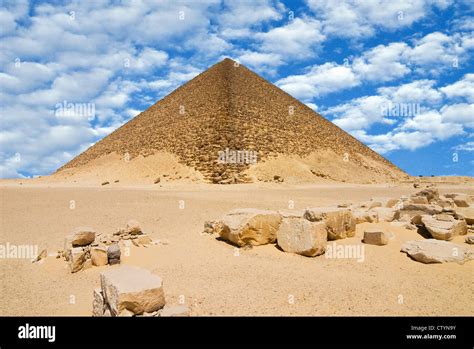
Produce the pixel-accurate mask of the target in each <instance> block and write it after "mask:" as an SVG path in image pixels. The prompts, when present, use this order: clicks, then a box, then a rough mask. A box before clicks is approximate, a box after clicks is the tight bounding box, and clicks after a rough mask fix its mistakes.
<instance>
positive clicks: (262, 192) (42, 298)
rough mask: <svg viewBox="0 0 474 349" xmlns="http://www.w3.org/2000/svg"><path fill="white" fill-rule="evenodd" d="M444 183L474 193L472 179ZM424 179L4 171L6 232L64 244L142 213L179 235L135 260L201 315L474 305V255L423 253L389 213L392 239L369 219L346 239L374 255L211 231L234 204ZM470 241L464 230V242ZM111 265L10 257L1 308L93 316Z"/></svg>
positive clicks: (381, 311)
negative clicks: (41, 177) (343, 255)
mask: <svg viewBox="0 0 474 349" xmlns="http://www.w3.org/2000/svg"><path fill="white" fill-rule="evenodd" d="M20 182H22V184H21V185H20ZM438 188H439V189H440V192H441V193H445V192H465V193H470V194H474V187H473V186H472V185H462V186H455V185H449V186H448V185H444V186H442V185H440V186H438ZM415 191H417V189H414V188H413V187H412V186H411V185H409V184H406V185H350V184H339V185H328V184H321V185H305V186H289V185H286V184H281V185H277V184H265V185H263V184H247V185H245V184H244V185H232V186H211V185H205V184H192V185H190V184H187V185H186V184H180V185H172V184H163V185H161V186H160V185H154V186H153V185H147V186H135V187H124V186H119V185H118V184H116V185H110V186H106V187H97V186H90V187H84V186H81V185H79V184H75V185H74V186H70V185H61V184H57V183H55V184H48V183H45V182H44V181H43V182H42V183H41V182H39V183H38V182H32V181H2V182H0V195H1V197H0V205H1V207H0V210H1V211H0V218H1V221H0V243H6V242H9V243H10V244H33V245H35V244H37V245H38V246H39V250H41V249H43V248H47V249H48V252H50V253H52V252H56V251H57V250H58V249H61V248H62V245H63V240H64V236H65V235H67V234H68V233H69V232H70V231H71V230H72V229H73V228H75V227H77V226H92V227H94V228H96V229H97V230H98V231H99V232H104V233H111V232H113V231H115V230H116V228H117V227H123V226H124V225H125V224H126V222H127V220H129V219H136V220H138V221H139V222H141V224H142V227H143V228H144V230H145V232H147V233H150V234H151V235H152V236H153V237H154V238H157V239H168V240H169V244H168V245H158V246H150V247H148V248H144V247H141V248H136V247H132V249H131V253H130V256H128V257H124V259H123V263H124V264H130V265H136V266H140V267H144V268H147V269H149V270H151V271H152V272H154V273H156V274H158V275H160V276H161V277H162V278H163V280H164V289H165V294H166V297H167V302H168V303H178V301H179V299H181V300H183V299H184V301H185V303H186V304H187V305H188V306H189V307H190V309H191V314H192V315H473V314H474V301H473V298H472V295H473V294H474V268H473V266H474V263H473V262H469V263H466V264H464V265H458V264H455V263H448V264H442V265H441V264H431V265H426V264H421V263H418V262H415V261H413V260H411V259H410V258H408V257H407V256H406V255H405V254H404V253H401V252H399V250H400V245H401V243H402V242H403V241H406V240H410V239H421V236H419V235H418V234H417V233H416V232H415V231H409V230H405V229H403V228H397V227H393V226H391V225H390V224H389V223H383V224H385V226H386V227H387V228H388V229H390V230H391V231H392V232H393V233H394V235H395V239H394V240H391V241H390V243H389V245H387V246H372V245H363V244H362V243H361V238H362V229H363V227H364V225H358V227H357V234H356V236H355V237H354V238H349V239H345V240H340V241H337V244H343V245H345V244H357V245H363V246H364V251H365V254H364V257H365V258H364V261H362V262H358V261H357V260H356V259H328V258H326V257H325V256H324V255H323V256H319V257H316V258H307V257H302V256H298V255H293V254H287V253H284V252H282V251H280V250H279V249H278V248H277V247H276V246H274V245H266V246H259V247H254V248H253V249H251V250H244V249H240V250H236V249H235V248H234V247H233V246H231V245H229V244H227V243H226V242H223V241H219V240H218V239H216V237H215V236H209V235H202V234H201V231H202V229H203V223H204V221H205V220H208V219H215V218H218V217H220V216H221V215H222V214H224V213H226V212H227V211H229V210H230V209H232V208H238V207H258V208H264V209H287V208H288V202H289V200H292V201H293V202H294V207H295V209H299V208H305V207H307V206H323V205H328V204H336V203H343V202H358V201H363V200H368V199H370V198H371V197H381V196H392V197H398V196H400V195H407V194H410V193H413V192H415ZM71 200H74V202H75V208H74V209H71V208H70V202H71ZM180 200H183V201H184V208H183V209H180ZM462 241H463V237H456V238H455V240H454V241H453V242H458V243H463V242H462ZM463 244H464V243H463ZM466 246H467V245H466ZM236 252H238V253H236ZM107 268H112V267H110V266H105V267H93V268H92V269H88V270H86V271H82V272H79V273H76V274H70V273H69V272H68V270H67V267H66V263H65V262H64V261H62V260H60V259H55V258H54V257H48V258H47V259H46V260H45V262H44V263H43V264H32V263H31V262H30V261H29V260H13V259H0V280H1V285H0V293H1V297H0V315H85V316H89V315H91V311H92V291H93V289H94V288H95V287H97V286H99V274H100V272H101V271H103V270H105V269H107Z"/></svg>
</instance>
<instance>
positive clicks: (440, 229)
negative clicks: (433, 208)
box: [421, 214, 467, 240]
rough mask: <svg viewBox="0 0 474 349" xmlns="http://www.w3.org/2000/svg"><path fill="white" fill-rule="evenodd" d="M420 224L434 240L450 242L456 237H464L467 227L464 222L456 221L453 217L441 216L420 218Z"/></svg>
mask: <svg viewBox="0 0 474 349" xmlns="http://www.w3.org/2000/svg"><path fill="white" fill-rule="evenodd" d="M421 222H422V223H423V225H424V226H425V228H426V230H428V232H429V233H430V234H431V236H432V237H433V238H435V239H436V240H451V239H452V238H453V237H454V236H456V235H465V234H466V233H467V225H466V221H465V220H457V219H455V218H454V217H453V216H450V215H446V214H442V215H436V216H426V215H425V216H422V217H421Z"/></svg>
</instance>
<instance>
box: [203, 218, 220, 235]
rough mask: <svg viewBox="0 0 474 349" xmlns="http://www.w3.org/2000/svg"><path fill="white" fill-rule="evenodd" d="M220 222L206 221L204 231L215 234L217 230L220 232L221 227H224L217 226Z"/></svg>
mask: <svg viewBox="0 0 474 349" xmlns="http://www.w3.org/2000/svg"><path fill="white" fill-rule="evenodd" d="M218 224H219V222H218V221H205V222H204V231H203V233H205V234H214V233H215V232H218V231H219V230H220V229H222V228H219V227H217V225H218Z"/></svg>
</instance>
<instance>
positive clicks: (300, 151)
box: [57, 58, 406, 183]
mask: <svg viewBox="0 0 474 349" xmlns="http://www.w3.org/2000/svg"><path fill="white" fill-rule="evenodd" d="M157 152H167V153H170V154H173V155H174V156H176V157H177V159H178V161H179V163H181V164H183V165H185V166H187V167H189V168H192V169H194V170H196V171H197V172H199V173H200V174H202V178H203V179H204V181H206V182H210V183H240V182H251V181H256V180H257V179H256V178H252V176H251V173H252V168H253V167H256V168H258V166H259V165H260V164H262V163H263V164H267V165H268V164H270V163H271V162H272V160H274V161H276V160H275V159H281V158H282V157H283V158H285V156H286V157H290V158H291V159H293V160H294V161H296V160H295V159H309V160H307V161H306V160H305V161H306V162H304V161H303V162H302V163H304V164H305V165H304V166H303V167H302V171H304V172H305V176H306V172H307V174H308V176H314V177H318V176H320V177H325V176H327V178H333V179H339V180H342V181H346V180H347V181H351V179H353V178H355V177H357V176H355V175H356V174H357V173H358V172H360V173H362V172H363V173H365V174H366V175H365V177H364V178H365V179H367V178H369V180H368V181H369V182H370V181H372V182H373V181H392V180H396V179H400V178H402V177H404V176H406V174H405V173H404V172H403V171H402V170H400V169H399V168H398V167H396V166H395V165H393V164H392V163H390V162H389V161H387V160H386V159H385V158H383V157H382V156H380V155H379V154H377V153H376V152H374V151H373V150H371V149H370V148H369V147H367V146H365V145H364V144H362V143H361V142H359V141H358V140H356V139H355V138H354V137H352V136H351V135H349V134H348V133H346V132H344V131H343V130H341V129H340V128H339V127H337V126H336V125H334V124H333V123H331V122H330V121H328V120H326V119H325V118H324V117H322V116H321V115H319V114H318V113H316V112H314V111H313V110H312V109H311V108H309V107H308V106H306V105H305V104H303V103H301V102H299V101H298V100H297V99H295V98H293V97H292V96H290V95H289V94H287V93H286V92H284V91H283V90H281V89H279V88H278V87H276V86H275V85H273V84H271V83H270V82H268V81H266V80H265V79H263V78H262V77H260V76H259V75H257V74H256V73H254V72H252V71H251V70H249V69H248V68H246V67H245V66H243V65H241V64H238V63H236V62H234V61H233V60H231V59H228V58H226V59H224V60H223V61H221V62H219V63H217V64H215V65H214V66H212V67H211V68H209V69H208V70H206V71H204V72H203V73H201V74H200V75H198V76H196V77H195V78H194V79H192V80H190V81H189V82H187V83H185V84H184V85H182V86H181V87H179V88H178V89H176V90H175V91H173V92H172V93H170V94H169V95H167V96H166V97H164V98H163V99H161V100H160V101H158V102H157V103H156V104H154V105H152V106H151V107H149V108H148V109H147V110H145V111H144V112H142V113H140V114H139V115H137V116H136V117H135V118H133V119H132V120H130V121H129V122H127V123H126V124H124V125H123V126H121V127H120V128H118V129H117V130H116V131H114V132H113V133H111V134H110V135H108V136H107V137H105V138H103V139H102V140H100V141H99V142H97V143H96V144H95V145H93V146H92V147H90V148H89V149H87V150H86V151H85V152H83V153H82V154H80V155H78V156H77V157H75V158H74V159H72V160H71V161H69V162H68V163H67V164H65V165H64V166H63V167H61V168H60V169H59V170H58V171H57V173H62V172H65V171H72V170H74V171H79V170H80V169H81V168H83V167H85V166H86V165H87V164H89V163H91V162H93V161H95V160H97V159H99V158H101V157H103V156H107V155H109V154H118V155H119V156H120V157H123V156H124V155H125V154H126V156H129V157H130V158H132V159H133V158H136V157H139V156H141V157H144V158H145V159H147V157H149V156H151V155H153V154H155V153H157ZM323 153H324V154H329V155H328V156H326V157H323V158H319V159H315V156H316V158H317V157H318V154H323ZM223 154H225V156H224V157H223ZM229 154H230V155H229ZM236 154H237V155H236ZM239 154H240V155H239ZM249 154H251V155H252V156H253V157H249V156H248V155H249ZM311 159H313V160H314V161H313V162H311V161H312V160H311ZM255 160H256V163H255ZM326 165H327V166H329V168H331V166H333V167H332V170H331V171H327V170H325V167H326ZM260 166H264V165H260ZM265 166H266V165H265ZM282 166H283V167H288V166H291V165H285V162H284V161H283V165H282ZM344 166H349V167H348V171H346V174H345V175H344V176H342V177H341V176H339V177H338V176H337V175H335V173H336V172H338V170H339V169H342V168H343V167H344ZM282 170H285V169H284V168H283V169H282ZM328 172H332V174H331V173H328ZM351 172H352V174H351ZM341 173H342V172H341ZM157 175H159V174H157ZM275 175H277V173H275ZM333 175H334V176H333ZM332 176H333V177H332ZM270 179H271V178H270ZM354 181H357V180H354ZM366 181H367V180H366Z"/></svg>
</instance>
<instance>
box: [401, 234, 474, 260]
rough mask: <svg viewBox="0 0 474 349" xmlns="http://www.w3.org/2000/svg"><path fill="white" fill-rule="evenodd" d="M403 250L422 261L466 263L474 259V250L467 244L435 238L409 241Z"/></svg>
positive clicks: (403, 245) (403, 246)
mask: <svg viewBox="0 0 474 349" xmlns="http://www.w3.org/2000/svg"><path fill="white" fill-rule="evenodd" d="M401 251H402V252H405V253H406V254H408V255H409V256H410V257H411V258H412V259H414V260H416V261H418V262H421V263H446V262H455V263H459V264H464V262H467V261H469V260H472V259H474V252H473V251H472V250H470V249H469V248H468V247H467V246H463V245H459V244H454V243H452V242H448V241H440V240H434V239H427V240H410V241H407V242H405V243H404V244H402V248H401Z"/></svg>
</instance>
